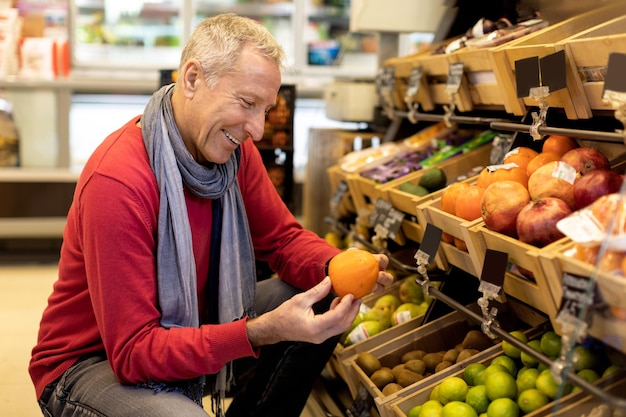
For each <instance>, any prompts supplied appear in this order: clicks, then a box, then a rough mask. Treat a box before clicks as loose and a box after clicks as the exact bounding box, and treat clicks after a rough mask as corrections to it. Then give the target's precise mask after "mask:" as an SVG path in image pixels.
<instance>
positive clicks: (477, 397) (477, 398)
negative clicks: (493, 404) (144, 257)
mask: <svg viewBox="0 0 626 417" xmlns="http://www.w3.org/2000/svg"><path fill="white" fill-rule="evenodd" d="M465 403H466V404H469V405H471V406H472V408H473V409H474V410H476V412H477V413H479V414H480V413H484V412H486V411H487V407H488V406H489V397H488V396H487V387H486V386H484V385H476V386H473V387H471V388H470V389H469V391H467V396H466V397H465Z"/></svg>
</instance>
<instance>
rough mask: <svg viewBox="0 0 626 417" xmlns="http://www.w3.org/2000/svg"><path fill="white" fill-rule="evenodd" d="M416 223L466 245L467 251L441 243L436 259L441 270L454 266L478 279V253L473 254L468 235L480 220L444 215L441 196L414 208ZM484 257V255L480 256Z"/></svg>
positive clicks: (471, 180)
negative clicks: (432, 227) (439, 231)
mask: <svg viewBox="0 0 626 417" xmlns="http://www.w3.org/2000/svg"><path fill="white" fill-rule="evenodd" d="M465 181H466V182H470V183H471V182H475V181H476V177H473V178H469V179H467V180H465ZM416 210H417V219H418V222H419V223H421V224H423V225H427V224H428V223H430V224H432V225H433V226H436V227H438V228H439V229H441V230H442V232H444V233H447V234H448V235H451V236H453V237H455V238H457V239H460V240H462V241H464V242H465V243H466V245H467V251H465V250H461V249H459V248H457V247H456V246H455V245H454V244H452V243H446V242H444V241H442V242H441V243H440V244H439V250H438V253H437V258H438V259H440V262H441V263H442V264H443V265H442V266H441V268H442V269H444V270H447V269H448V268H449V267H450V265H454V266H456V267H457V268H460V269H461V270H463V271H465V272H467V273H469V274H472V275H474V276H475V277H480V273H481V271H482V269H480V268H479V267H478V266H479V262H478V261H477V260H478V258H479V257H480V256H481V254H480V253H473V252H474V251H475V250H476V247H475V246H473V245H471V242H472V241H473V239H472V238H471V236H470V234H471V233H475V232H474V231H473V226H475V225H476V224H478V223H480V222H482V219H480V218H479V219H476V220H470V221H468V220H464V219H462V218H460V217H457V216H455V215H453V214H449V213H446V212H445V211H443V210H442V209H441V194H439V195H438V196H437V197H436V198H433V199H432V200H430V201H426V202H422V203H421V204H419V205H418V206H417V207H416ZM482 256H484V253H483V254H482Z"/></svg>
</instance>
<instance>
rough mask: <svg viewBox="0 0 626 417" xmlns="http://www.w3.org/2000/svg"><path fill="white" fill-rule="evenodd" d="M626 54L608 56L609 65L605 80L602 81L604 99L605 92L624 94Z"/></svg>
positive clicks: (625, 85)
mask: <svg viewBox="0 0 626 417" xmlns="http://www.w3.org/2000/svg"><path fill="white" fill-rule="evenodd" d="M624 72H626V54H620V53H617V52H612V53H611V54H609V63H608V66H607V70H606V78H605V79H604V91H603V92H602V97H603V98H604V96H605V94H606V92H607V91H613V92H616V93H626V77H624Z"/></svg>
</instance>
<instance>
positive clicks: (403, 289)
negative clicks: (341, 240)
mask: <svg viewBox="0 0 626 417" xmlns="http://www.w3.org/2000/svg"><path fill="white" fill-rule="evenodd" d="M348 252H350V251H348ZM415 278H416V275H409V276H408V277H406V278H404V279H403V280H402V281H401V283H400V284H399V286H398V290H397V293H389V294H384V295H381V296H379V297H377V298H376V299H375V301H373V302H372V303H371V304H370V305H368V304H366V303H363V304H361V310H360V312H359V314H358V315H357V317H356V318H355V319H354V322H353V323H352V326H351V327H350V329H348V330H347V331H346V332H344V334H343V335H342V336H341V338H340V343H341V344H342V345H343V346H350V345H353V344H355V343H358V342H360V341H363V340H365V339H369V338H371V337H374V336H376V335H377V334H379V333H381V332H383V331H385V330H387V329H388V328H390V327H393V326H396V325H398V324H400V323H404V322H406V321H408V320H411V319H414V318H417V317H420V316H423V315H424V313H425V312H426V310H427V309H428V307H429V306H430V303H431V302H432V297H430V296H427V295H425V294H424V293H423V291H422V287H421V286H420V285H418V284H417V282H416V280H415Z"/></svg>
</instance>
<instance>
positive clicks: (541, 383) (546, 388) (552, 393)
mask: <svg viewBox="0 0 626 417" xmlns="http://www.w3.org/2000/svg"><path fill="white" fill-rule="evenodd" d="M536 385H537V389H538V390H540V391H542V392H543V393H544V394H546V395H547V396H548V398H549V399H551V400H554V399H556V398H557V397H558V396H559V388H560V387H559V384H558V383H557V382H556V381H555V380H554V378H553V377H552V373H551V372H550V370H549V369H545V370H543V371H541V372H540V373H539V375H538V376H537V383H536ZM571 390H572V386H571V384H566V385H565V386H564V387H563V392H562V393H561V394H562V395H567V394H569V393H570V392H571Z"/></svg>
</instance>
